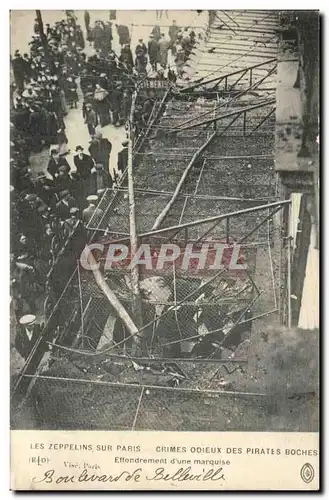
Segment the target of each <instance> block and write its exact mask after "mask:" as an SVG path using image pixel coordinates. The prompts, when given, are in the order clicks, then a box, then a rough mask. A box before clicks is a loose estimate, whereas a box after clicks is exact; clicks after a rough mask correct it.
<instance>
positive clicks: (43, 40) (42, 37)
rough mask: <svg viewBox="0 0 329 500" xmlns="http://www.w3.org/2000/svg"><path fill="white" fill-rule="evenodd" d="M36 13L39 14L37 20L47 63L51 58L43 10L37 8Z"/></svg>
mask: <svg viewBox="0 0 329 500" xmlns="http://www.w3.org/2000/svg"><path fill="white" fill-rule="evenodd" d="M35 12H36V15H37V20H38V24H39V30H40V38H41V42H42V45H43V48H44V51H45V58H46V61H47V63H48V64H49V63H50V58H49V47H48V41H47V37H46V35H45V32H44V31H43V22H42V17H41V10H36V11H35Z"/></svg>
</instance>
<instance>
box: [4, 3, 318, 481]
mask: <svg viewBox="0 0 329 500" xmlns="http://www.w3.org/2000/svg"><path fill="white" fill-rule="evenodd" d="M227 6H229V4H227ZM92 7H93V6H92V4H90V9H88V10H11V12H10V393H11V422H10V424H11V429H12V430H13V431H16V430H38V431H39V430H40V431H41V430H42V431H184V432H191V431H194V432H195V433H196V434H197V433H198V432H225V433H226V432H264V433H265V432H267V433H268V432H290V433H294V432H302V433H311V432H312V433H317V432H318V431H319V370H320V368H319V357H320V356H319V350H320V347H319V247H320V236H319V225H320V222H319V205H320V200H319V191H320V187H319V185H320V181H319V177H320V170H319V153H320V118H319V98H320V14H319V11H317V10H247V9H246V10H134V11H131V10H93V9H92ZM309 459H310V457H304V458H303V460H304V462H307V460H309ZM301 466H302V463H301ZM306 466H307V467H308V466H310V467H311V468H312V466H311V465H310V464H309V463H306ZM307 467H306V469H307ZM306 469H305V468H304V472H303V471H302V472H301V474H302V479H303V474H304V473H305V470H306ZM298 473H299V472H298ZM305 474H306V475H305ZM305 474H304V477H305V478H306V479H305V481H304V479H303V481H304V483H305V484H306V483H307V482H309V478H310V476H309V475H307V474H312V471H311V472H309V471H308V470H306V473H305ZM313 474H314V471H313ZM310 480H311V479H310ZM302 484H303V483H302Z"/></svg>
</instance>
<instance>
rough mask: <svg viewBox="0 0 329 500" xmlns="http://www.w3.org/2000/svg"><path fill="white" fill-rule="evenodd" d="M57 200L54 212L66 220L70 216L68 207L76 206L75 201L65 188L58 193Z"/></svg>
mask: <svg viewBox="0 0 329 500" xmlns="http://www.w3.org/2000/svg"><path fill="white" fill-rule="evenodd" d="M59 198H60V200H59V202H58V203H56V213H57V215H58V217H60V219H63V220H66V219H68V218H69V217H70V209H71V208H72V207H75V206H76V201H75V199H74V198H72V196H71V195H70V193H69V191H68V190H67V189H65V190H64V191H61V192H60V193H59Z"/></svg>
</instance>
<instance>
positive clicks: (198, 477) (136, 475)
mask: <svg viewBox="0 0 329 500" xmlns="http://www.w3.org/2000/svg"><path fill="white" fill-rule="evenodd" d="M142 479H144V477H143V470H142V469H141V468H138V469H135V470H134V471H132V472H131V471H127V470H124V471H122V472H120V473H119V474H116V475H111V474H90V473H89V472H88V471H87V469H83V471H82V472H81V474H79V475H74V474H70V475H66V476H59V475H58V474H57V473H56V471H55V469H49V470H47V471H46V472H44V473H43V476H41V477H34V478H33V480H32V481H33V483H35V484H40V483H45V484H51V483H55V484H61V483H63V484H67V483H71V484H76V483H117V482H120V481H125V482H132V483H139V482H140V481H141V480H142ZM145 479H146V480H147V481H170V482H175V481H176V482H183V481H220V480H221V481H225V477H224V472H223V467H220V468H218V469H208V470H203V472H201V473H195V472H193V471H192V468H191V467H190V466H189V467H186V468H183V467H181V468H179V469H177V470H176V471H174V472H171V471H167V470H166V469H164V468H163V467H158V468H157V469H155V470H154V472H152V473H148V474H147V475H146V476H145Z"/></svg>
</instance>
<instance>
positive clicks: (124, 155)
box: [117, 140, 128, 176]
mask: <svg viewBox="0 0 329 500" xmlns="http://www.w3.org/2000/svg"><path fill="white" fill-rule="evenodd" d="M121 144H122V146H123V148H122V150H121V151H119V153H118V163H117V170H118V172H119V173H120V176H121V175H122V174H123V172H124V171H125V170H126V168H127V165H128V141H127V140H126V141H123V142H122V143H121Z"/></svg>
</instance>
